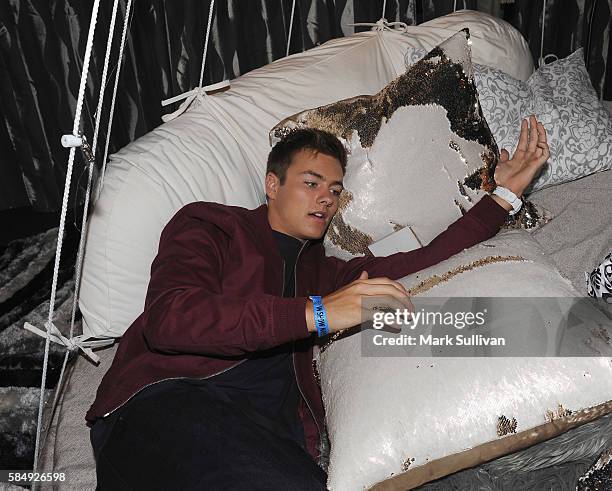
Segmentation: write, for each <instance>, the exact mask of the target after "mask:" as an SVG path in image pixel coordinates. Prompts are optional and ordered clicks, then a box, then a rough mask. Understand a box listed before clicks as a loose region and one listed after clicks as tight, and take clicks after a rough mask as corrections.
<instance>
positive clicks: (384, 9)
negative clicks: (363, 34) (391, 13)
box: [380, 0, 387, 19]
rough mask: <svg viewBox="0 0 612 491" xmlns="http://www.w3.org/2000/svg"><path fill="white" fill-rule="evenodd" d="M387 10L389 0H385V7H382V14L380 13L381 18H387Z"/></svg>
mask: <svg viewBox="0 0 612 491" xmlns="http://www.w3.org/2000/svg"><path fill="white" fill-rule="evenodd" d="M386 10H387V0H383V9H382V14H381V15H380V18H381V19H385V11H386Z"/></svg>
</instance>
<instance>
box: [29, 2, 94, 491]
mask: <svg viewBox="0 0 612 491" xmlns="http://www.w3.org/2000/svg"><path fill="white" fill-rule="evenodd" d="M99 6H100V0H94V4H93V9H92V14H91V21H90V23H89V33H88V35H87V47H86V48H85V58H84V60H83V70H82V72H81V82H80V85H79V93H78V96H77V106H76V112H75V115H74V123H73V126H72V134H73V135H74V136H75V137H77V136H78V135H79V127H80V125H81V112H82V110H83V100H84V98H85V86H86V84H87V74H88V73H89V61H90V59H91V50H92V47H93V38H94V32H95V30H96V23H97V20H98V8H99ZM75 152H76V148H75V147H72V148H71V149H70V154H69V156H68V166H67V168H66V181H65V183H64V195H63V198H62V211H61V216H60V224H59V230H58V232H57V249H56V252H55V265H54V267H53V282H52V284H51V296H50V299H49V314H48V316H47V325H46V327H47V332H46V338H45V354H44V358H43V369H42V380H41V384H40V400H39V404H38V421H37V426H36V443H35V446H34V465H33V471H34V472H36V470H37V469H38V454H39V451H40V448H39V447H40V432H41V428H42V415H43V406H44V399H45V385H46V382H47V368H48V362H49V346H50V343H51V332H50V327H49V326H50V325H52V324H53V313H54V310H55V298H56V294H57V279H58V275H59V265H60V257H61V255H62V244H63V240H64V228H65V226H66V214H67V211H68V195H69V193H70V181H71V179H72V168H73V166H74V154H75ZM35 487H36V483H35V482H33V483H32V489H35Z"/></svg>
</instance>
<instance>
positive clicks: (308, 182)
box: [304, 181, 317, 188]
mask: <svg viewBox="0 0 612 491" xmlns="http://www.w3.org/2000/svg"><path fill="white" fill-rule="evenodd" d="M304 182H305V183H306V186H308V187H311V188H314V187H315V186H316V185H317V183H316V182H312V181H304Z"/></svg>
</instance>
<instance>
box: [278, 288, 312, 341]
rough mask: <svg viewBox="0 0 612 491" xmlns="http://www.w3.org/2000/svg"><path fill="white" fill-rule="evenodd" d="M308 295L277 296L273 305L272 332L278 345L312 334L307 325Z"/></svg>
mask: <svg viewBox="0 0 612 491" xmlns="http://www.w3.org/2000/svg"><path fill="white" fill-rule="evenodd" d="M307 300H308V299H307V298H306V297H297V298H276V299H275V300H274V304H273V306H272V332H273V333H274V339H275V342H276V344H277V345H279V344H284V343H288V342H289V341H297V340H299V339H305V338H307V337H309V336H310V332H309V331H308V326H307V325H306V302H307Z"/></svg>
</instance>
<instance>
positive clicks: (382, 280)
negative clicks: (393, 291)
mask: <svg viewBox="0 0 612 491" xmlns="http://www.w3.org/2000/svg"><path fill="white" fill-rule="evenodd" d="M360 284H361V285H391V286H394V287H395V288H397V289H398V290H399V291H400V292H402V293H404V294H405V295H408V290H406V287H405V286H404V285H402V284H401V283H400V282H399V281H395V280H392V279H390V278H386V277H382V276H381V277H379V278H369V279H366V280H365V281H361V282H360Z"/></svg>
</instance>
